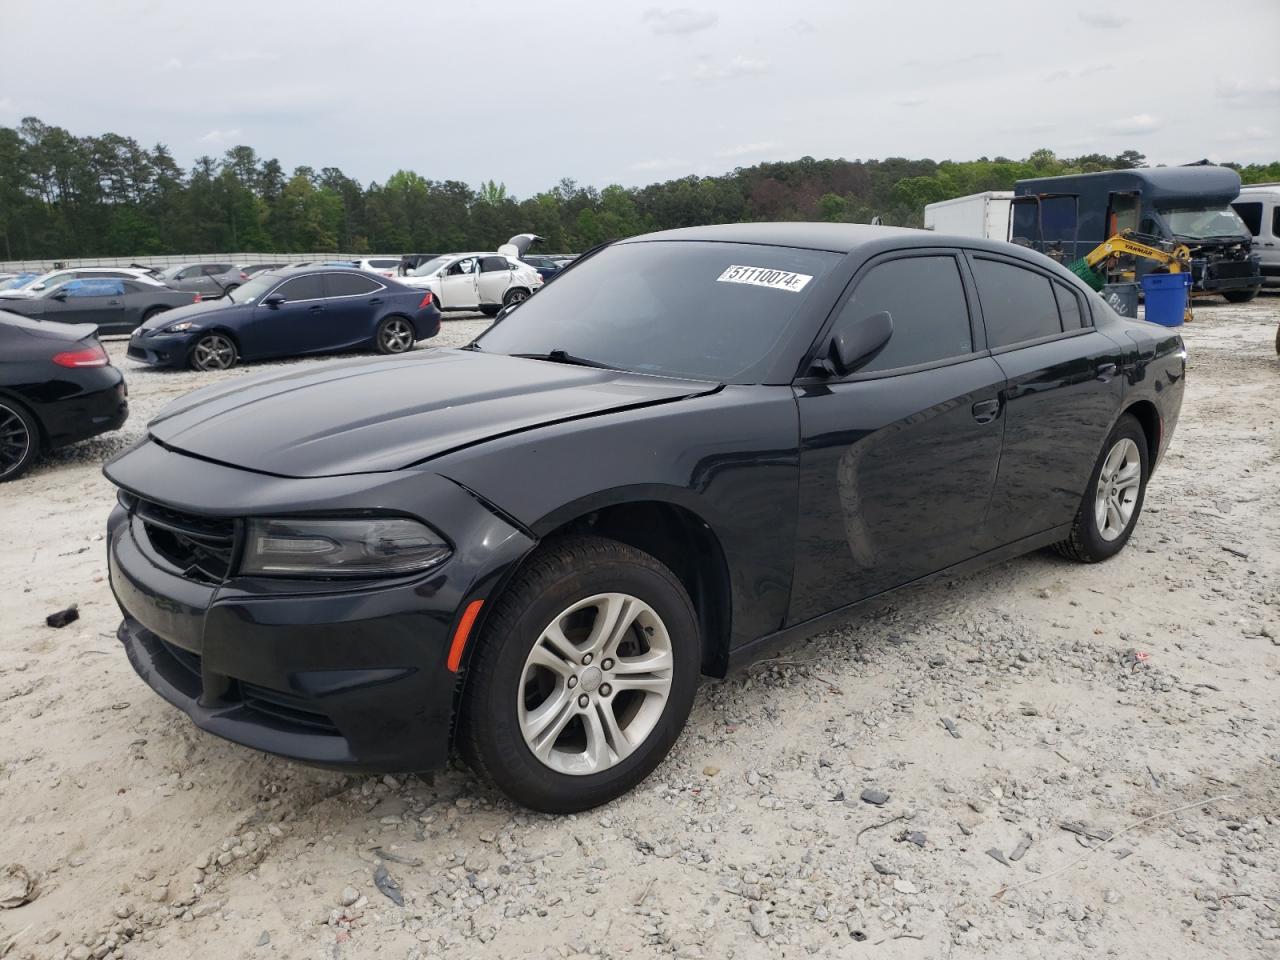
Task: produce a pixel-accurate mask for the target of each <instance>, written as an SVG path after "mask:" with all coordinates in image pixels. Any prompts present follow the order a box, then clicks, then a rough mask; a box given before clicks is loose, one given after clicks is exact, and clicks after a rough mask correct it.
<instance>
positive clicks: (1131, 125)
mask: <svg viewBox="0 0 1280 960" xmlns="http://www.w3.org/2000/svg"><path fill="white" fill-rule="evenodd" d="M1107 128H1108V129H1109V130H1110V131H1111V132H1112V133H1124V134H1139V133H1154V132H1155V131H1157V130H1159V129H1160V118H1159V117H1153V116H1152V115H1151V114H1149V113H1135V114H1134V115H1133V116H1132V117H1120V118H1119V119H1118V120H1112V121H1111V122H1110V123H1109V124H1107Z"/></svg>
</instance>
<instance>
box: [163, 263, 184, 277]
mask: <svg viewBox="0 0 1280 960" xmlns="http://www.w3.org/2000/svg"><path fill="white" fill-rule="evenodd" d="M184 269H186V264H181V263H180V264H178V266H176V267H170V268H169V269H168V270H161V271H160V274H159V276H160V279H161V280H175V279H177V276H178V274H180V273H181V272H182V271H183V270H184Z"/></svg>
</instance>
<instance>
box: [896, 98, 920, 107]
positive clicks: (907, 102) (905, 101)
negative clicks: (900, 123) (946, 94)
mask: <svg viewBox="0 0 1280 960" xmlns="http://www.w3.org/2000/svg"><path fill="white" fill-rule="evenodd" d="M928 102H929V101H928V100H927V99H926V98H924V97H903V98H902V99H901V100H895V101H893V105H894V106H895V107H906V108H908V109H910V108H911V107H923V106H924V105H925V104H926V103H928Z"/></svg>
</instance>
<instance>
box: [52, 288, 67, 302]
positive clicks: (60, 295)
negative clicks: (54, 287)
mask: <svg viewBox="0 0 1280 960" xmlns="http://www.w3.org/2000/svg"><path fill="white" fill-rule="evenodd" d="M53 299H54V300H61V301H65V300H66V299H67V291H65V290H59V291H57V292H56V293H55V294H54V295H53Z"/></svg>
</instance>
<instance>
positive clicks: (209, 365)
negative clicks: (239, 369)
mask: <svg viewBox="0 0 1280 960" xmlns="http://www.w3.org/2000/svg"><path fill="white" fill-rule="evenodd" d="M238 359H239V353H238V351H237V350H236V345H235V343H233V342H232V340H231V338H230V337H228V336H226V335H224V334H221V333H206V334H205V335H204V336H203V337H201V338H200V339H199V340H197V341H196V345H195V346H194V347H192V348H191V369H193V370H230V369H231V368H232V367H234V366H235V365H236V360H238Z"/></svg>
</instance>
